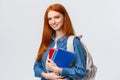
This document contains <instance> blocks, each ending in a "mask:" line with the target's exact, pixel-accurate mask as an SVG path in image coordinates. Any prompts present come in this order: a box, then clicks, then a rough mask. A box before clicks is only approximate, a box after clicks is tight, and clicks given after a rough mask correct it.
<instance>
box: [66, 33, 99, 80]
mask: <svg viewBox="0 0 120 80" xmlns="http://www.w3.org/2000/svg"><path fill="white" fill-rule="evenodd" d="M75 37H78V38H79V39H80V42H81V44H82V47H83V51H84V55H85V59H86V76H85V77H83V78H82V79H81V80H95V76H96V72H97V67H96V66H95V65H94V64H93V59H92V56H91V54H90V53H89V51H88V49H87V47H86V45H85V44H84V43H83V42H82V41H81V38H82V35H80V36H74V35H72V36H69V37H68V40H67V50H68V51H72V52H74V47H73V40H74V38H75ZM73 80H79V79H73Z"/></svg>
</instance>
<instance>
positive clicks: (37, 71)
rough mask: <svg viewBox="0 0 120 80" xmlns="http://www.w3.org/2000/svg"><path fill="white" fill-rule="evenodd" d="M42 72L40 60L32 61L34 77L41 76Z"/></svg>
mask: <svg viewBox="0 0 120 80" xmlns="http://www.w3.org/2000/svg"><path fill="white" fill-rule="evenodd" d="M42 72H43V68H42V64H41V63H40V62H37V61H35V63H34V73H35V77H41V73H42Z"/></svg>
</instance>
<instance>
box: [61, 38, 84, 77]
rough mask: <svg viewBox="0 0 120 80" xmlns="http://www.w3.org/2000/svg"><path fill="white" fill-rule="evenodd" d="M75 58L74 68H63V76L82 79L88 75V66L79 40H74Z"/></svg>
mask: <svg viewBox="0 0 120 80" xmlns="http://www.w3.org/2000/svg"><path fill="white" fill-rule="evenodd" d="M73 45H74V52H75V57H74V60H73V67H72V68H63V69H62V73H61V75H62V76H67V77H70V78H82V77H84V76H85V75H86V65H85V57H84V54H83V48H82V45H81V43H80V41H79V38H77V37H76V38H74V41H73Z"/></svg>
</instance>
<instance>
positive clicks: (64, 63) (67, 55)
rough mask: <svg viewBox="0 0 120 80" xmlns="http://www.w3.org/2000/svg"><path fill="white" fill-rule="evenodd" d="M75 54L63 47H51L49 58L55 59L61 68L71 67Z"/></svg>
mask: <svg viewBox="0 0 120 80" xmlns="http://www.w3.org/2000/svg"><path fill="white" fill-rule="evenodd" d="M74 56H75V53H73V52H70V51H67V50H63V49H56V48H51V49H50V51H49V59H51V60H53V61H54V62H55V63H56V65H57V66H58V67H61V68H66V67H70V64H71V63H72V61H73V58H74Z"/></svg>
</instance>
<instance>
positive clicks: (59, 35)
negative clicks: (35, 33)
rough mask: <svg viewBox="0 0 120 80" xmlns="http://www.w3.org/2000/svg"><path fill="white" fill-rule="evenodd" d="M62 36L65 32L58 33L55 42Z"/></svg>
mask: <svg viewBox="0 0 120 80" xmlns="http://www.w3.org/2000/svg"><path fill="white" fill-rule="evenodd" d="M62 36H63V32H62V31H56V35H55V42H56V41H57V40H58V39H59V38H60V37H62Z"/></svg>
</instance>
